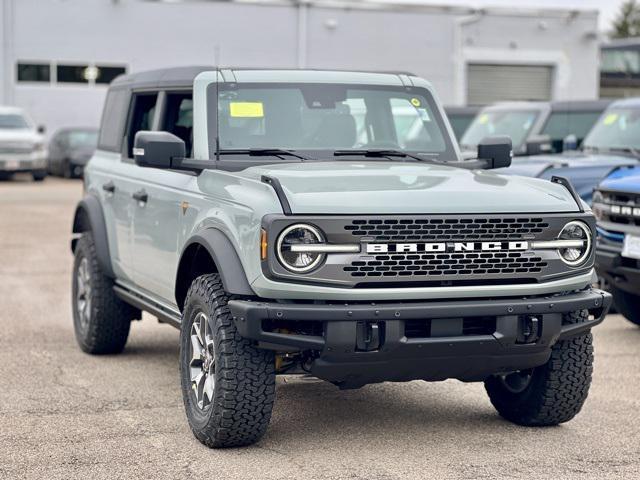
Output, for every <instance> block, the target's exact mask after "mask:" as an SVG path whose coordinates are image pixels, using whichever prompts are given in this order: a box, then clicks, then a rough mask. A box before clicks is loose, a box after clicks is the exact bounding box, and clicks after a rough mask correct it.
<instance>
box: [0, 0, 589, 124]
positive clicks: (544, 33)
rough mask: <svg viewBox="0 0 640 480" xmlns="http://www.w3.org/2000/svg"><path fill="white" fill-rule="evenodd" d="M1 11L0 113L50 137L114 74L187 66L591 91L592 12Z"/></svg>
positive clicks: (76, 6) (514, 92)
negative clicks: (345, 72)
mask: <svg viewBox="0 0 640 480" xmlns="http://www.w3.org/2000/svg"><path fill="white" fill-rule="evenodd" d="M444 1H446V0H444ZM0 5H1V9H0V36H1V39H2V49H1V50H0V104H10V105H18V106H22V107H25V108H27V109H28V110H29V111H30V112H31V113H32V115H33V117H34V118H35V119H36V121H37V122H38V123H42V124H45V125H47V126H48V127H49V131H52V130H53V129H55V128H59V127H61V126H72V125H74V126H76V125H97V124H98V122H99V118H100V112H101V108H102V102H103V99H104V95H105V91H106V83H102V82H106V81H107V80H109V78H111V77H112V76H113V75H115V74H116V73H118V72H120V71H123V70H126V71H127V72H133V71H139V70H145V69H153V68H159V67H166V66H177V65H189V64H198V65H202V64H205V65H206V64H211V65H216V64H218V65H230V66H258V67H310V68H337V69H361V70H398V71H410V72H414V73H416V74H418V75H421V76H423V77H425V78H427V79H429V80H430V81H431V82H432V83H433V84H434V85H435V87H436V88H437V90H438V92H439V93H440V96H441V98H442V100H443V101H444V103H445V104H451V105H463V104H467V103H469V104H483V103H489V102H492V101H496V100H518V99H532V100H545V99H554V100H571V99H593V98H596V97H597V94H598V78H599V72H598V38H597V12H596V11H582V10H581V11H577V10H531V9H517V8H513V9H498V8H495V9H494V8H491V9H484V10H473V9H470V8H459V7H446V6H437V7H436V6H426V5H425V6H422V5H415V4H412V5H401V4H398V3H393V4H389V3H385V2H384V0H377V1H374V0H369V1H365V0H363V1H355V0H352V1H348V0H334V1H331V0H280V1H278V0H262V1H260V0H254V1H252V0H248V1H247V0H242V1H226V2H225V1H215V0H208V1H207V0H200V1H196V0H192V1H182V2H180V1H175V0H174V1H143V0H0ZM94 67H96V68H94Z"/></svg>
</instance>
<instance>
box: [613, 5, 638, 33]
mask: <svg viewBox="0 0 640 480" xmlns="http://www.w3.org/2000/svg"><path fill="white" fill-rule="evenodd" d="M639 36H640V5H639V4H638V2H637V1H636V0H626V1H625V2H624V3H623V4H622V6H621V7H620V11H619V12H618V15H617V17H616V19H615V20H614V22H613V31H612V32H611V37H612V38H629V37H639Z"/></svg>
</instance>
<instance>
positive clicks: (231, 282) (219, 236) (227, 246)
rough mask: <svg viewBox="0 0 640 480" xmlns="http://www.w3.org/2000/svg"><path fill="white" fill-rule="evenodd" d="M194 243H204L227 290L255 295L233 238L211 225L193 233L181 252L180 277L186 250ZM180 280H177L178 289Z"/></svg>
mask: <svg viewBox="0 0 640 480" xmlns="http://www.w3.org/2000/svg"><path fill="white" fill-rule="evenodd" d="M193 244H199V245H202V246H203V247H204V248H205V249H206V250H207V252H208V253H209V255H210V256H211V258H212V259H213V261H214V263H215V265H216V267H217V268H218V274H219V275H220V278H221V280H222V284H223V285H224V288H225V291H226V292H227V293H230V294H233V295H247V296H255V293H254V291H253V290H252V289H251V285H249V281H248V280H247V275H246V273H245V271H244V267H243V266H242V262H241V261H240V257H239V256H238V254H237V252H236V249H235V248H234V246H233V244H232V243H231V240H229V238H228V237H227V235H225V234H224V233H223V232H222V231H221V230H218V229H217V228H213V227H209V228H205V229H203V230H201V231H199V232H198V233H196V234H195V235H193V236H192V237H191V238H190V239H189V240H188V241H187V243H186V244H185V245H184V247H183V249H182V252H181V254H180V262H179V263H178V272H177V276H178V277H179V275H180V272H181V268H182V267H183V260H184V254H185V251H186V250H187V249H188V248H189V247H190V246H191V245H193ZM177 286H178V282H176V289H177Z"/></svg>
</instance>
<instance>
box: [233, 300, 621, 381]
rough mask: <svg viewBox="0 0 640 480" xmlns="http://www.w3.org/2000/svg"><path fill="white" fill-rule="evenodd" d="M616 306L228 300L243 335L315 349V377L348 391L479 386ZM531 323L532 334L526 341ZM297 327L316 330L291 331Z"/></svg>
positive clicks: (271, 344)
mask: <svg viewBox="0 0 640 480" xmlns="http://www.w3.org/2000/svg"><path fill="white" fill-rule="evenodd" d="M610 305H611V295H610V294H608V293H606V292H603V291H600V290H591V289H590V290H584V291H581V292H575V293H570V294H566V295H558V296H549V297H537V298H528V299H522V298H519V299H513V298H507V299H489V300H465V301H437V302H436V301H431V302H406V303H379V304H346V305H345V304H340V305H335V304H310V303H304V304H300V303H275V302H273V303H271V302H259V301H255V302H254V301H248V300H230V301H229V308H230V309H231V313H232V315H233V318H234V321H235V324H236V327H237V329H238V332H239V333H240V335H242V336H243V337H244V338H247V339H251V340H254V341H256V342H258V345H259V346H260V347H261V348H269V349H274V350H280V351H297V350H312V351H315V352H316V357H315V360H314V361H313V363H312V366H311V373H312V374H313V375H315V376H317V377H319V378H322V379H325V380H328V381H331V382H335V383H338V384H340V385H341V386H343V387H358V386H362V385H365V384H367V383H376V382H383V381H408V380H415V379H424V380H444V379H446V378H458V379H460V380H466V381H474V380H482V379H484V378H486V377H487V376H488V375H491V374H493V373H499V372H509V371H514V370H521V369H525V368H532V367H535V366H539V365H542V364H544V363H546V362H547V360H548V359H549V355H550V352H551V350H550V349H551V346H552V345H553V344H554V343H555V342H557V341H558V340H560V339H564V338H569V337H572V336H575V335H579V334H582V333H584V332H586V331H588V330H590V329H591V328H592V327H593V326H595V325H597V324H599V323H600V322H602V320H603V319H604V316H605V315H606V313H607V311H608V309H609V307H610ZM584 309H586V310H588V311H589V313H590V317H589V319H588V320H586V321H584V322H582V323H568V322H565V321H564V317H563V314H565V313H569V312H573V311H577V310H584ZM532 319H535V332H533V334H532V335H530V336H528V335H526V333H527V332H530V331H531V322H532V321H533V320H532ZM294 325H297V326H300V325H302V326H312V327H313V328H310V329H307V331H308V332H309V333H308V334H300V333H290V332H291V330H292V328H291V327H292V326H294ZM465 325H471V326H472V327H473V328H468V327H465ZM483 325H484V327H483ZM487 325H488V326H489V327H487ZM474 326H475V327H474ZM478 327H480V328H479V329H478ZM487 328H489V330H487ZM490 332H491V333H490ZM369 340H373V341H372V342H368V341H369ZM371 347H373V348H371Z"/></svg>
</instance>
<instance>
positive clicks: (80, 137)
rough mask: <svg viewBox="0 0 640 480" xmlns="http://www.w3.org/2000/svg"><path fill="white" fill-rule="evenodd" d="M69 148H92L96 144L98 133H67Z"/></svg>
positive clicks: (79, 131)
mask: <svg viewBox="0 0 640 480" xmlns="http://www.w3.org/2000/svg"><path fill="white" fill-rule="evenodd" d="M68 142H69V146H70V147H72V148H78V147H80V148H82V147H92V148H95V146H96V145H97V144H98V132H95V131H82V130H78V131H74V132H69V140H68Z"/></svg>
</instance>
